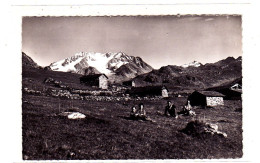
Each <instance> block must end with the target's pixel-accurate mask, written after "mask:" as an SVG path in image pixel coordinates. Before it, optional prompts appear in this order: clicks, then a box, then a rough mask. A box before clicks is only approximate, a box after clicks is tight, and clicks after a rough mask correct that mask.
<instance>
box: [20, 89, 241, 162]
mask: <svg viewBox="0 0 260 163" xmlns="http://www.w3.org/2000/svg"><path fill="white" fill-rule="evenodd" d="M22 98H23V99H22V100H23V105H22V109H23V110H22V135H23V142H22V145H23V158H24V159H28V160H46V159H47V160H49V159H51V160H52V159H55V160H56V159H58V160H60V159H61V160H68V159H86V160H89V159H187V158H189V159H194V158H198V159H202V158H204V159H206V158H208V159H211V158H241V157H242V155H243V153H242V112H241V110H240V111H239V109H241V108H242V106H241V105H242V104H241V101H225V106H220V107H215V108H208V109H196V110H195V112H196V114H197V115H196V116H195V117H189V116H180V117H179V118H178V119H174V118H172V117H166V116H164V115H163V111H164V106H165V104H166V100H158V101H129V102H128V103H127V104H126V103H125V102H123V101H122V102H97V101H84V100H69V99H66V100H65V99H59V98H54V97H47V96H36V95H29V94H23V97H22ZM171 100H172V101H173V102H174V103H175V105H176V106H177V110H180V109H181V106H182V105H184V104H185V102H186V98H172V99H171ZM139 102H143V103H144V105H145V109H146V111H147V115H148V116H149V117H150V118H151V119H152V120H154V121H155V122H150V121H134V120H130V119H129V118H128V117H129V113H130V108H131V106H132V105H134V104H135V105H138V103H139ZM69 109H73V110H76V111H79V112H81V113H84V114H85V115H86V118H85V119H82V120H69V119H67V118H66V117H62V116H60V115H58V114H59V113H61V112H63V111H66V110H69ZM194 119H203V120H205V121H207V122H211V123H215V124H217V125H218V127H219V130H220V131H223V132H225V133H227V138H222V137H208V138H204V139H203V138H200V137H192V136H188V135H186V134H184V133H182V132H180V130H182V129H183V128H185V127H186V125H187V123H188V122H190V121H192V120H194Z"/></svg>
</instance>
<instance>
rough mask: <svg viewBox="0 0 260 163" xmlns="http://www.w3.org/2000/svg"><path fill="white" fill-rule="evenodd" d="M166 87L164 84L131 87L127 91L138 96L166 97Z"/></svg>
mask: <svg viewBox="0 0 260 163" xmlns="http://www.w3.org/2000/svg"><path fill="white" fill-rule="evenodd" d="M168 92H169V91H168V89H167V88H166V87H165V86H146V87H132V88H131V89H130V90H129V91H128V92H127V93H129V94H130V95H131V96H140V97H155V96H161V97H168V96H169V95H168Z"/></svg>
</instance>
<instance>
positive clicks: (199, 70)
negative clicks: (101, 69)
mask: <svg viewBox="0 0 260 163" xmlns="http://www.w3.org/2000/svg"><path fill="white" fill-rule="evenodd" d="M241 76H242V57H238V58H237V59H235V58H233V57H228V58H226V59H224V60H221V61H218V62H216V63H207V64H205V65H202V64H201V65H200V66H185V67H183V66H173V65H169V66H163V67H161V68H160V69H159V70H153V71H151V72H149V73H147V74H143V75H139V76H137V77H136V78H134V79H133V80H135V81H136V83H138V84H139V85H141V86H142V85H166V86H167V85H168V86H169V87H182V88H183V89H185V88H195V89H204V88H208V87H212V86H217V85H220V84H222V83H225V82H229V81H232V80H234V79H237V78H239V77H241Z"/></svg>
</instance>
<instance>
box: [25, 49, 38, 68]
mask: <svg viewBox="0 0 260 163" xmlns="http://www.w3.org/2000/svg"><path fill="white" fill-rule="evenodd" d="M22 66H23V67H24V66H26V67H33V68H39V66H38V65H37V63H35V62H34V61H33V60H32V58H31V57H29V56H28V55H26V54H25V53H24V52H22Z"/></svg>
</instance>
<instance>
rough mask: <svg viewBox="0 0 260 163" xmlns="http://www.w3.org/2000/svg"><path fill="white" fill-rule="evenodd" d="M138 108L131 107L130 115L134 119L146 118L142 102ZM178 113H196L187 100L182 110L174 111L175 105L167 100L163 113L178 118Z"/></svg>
mask: <svg viewBox="0 0 260 163" xmlns="http://www.w3.org/2000/svg"><path fill="white" fill-rule="evenodd" d="M138 106H139V108H138V109H137V108H136V107H135V106H133V107H132V110H131V112H130V117H131V118H132V119H134V120H148V119H149V118H148V117H147V115H146V111H145V109H144V104H143V103H140V104H139V105H138ZM178 114H182V115H196V114H195V112H194V111H192V106H191V104H190V101H187V104H186V105H185V106H184V107H183V108H182V111H180V112H178V113H177V112H176V106H175V105H174V104H173V103H172V102H171V101H167V105H166V106H165V110H164V115H165V116H169V115H170V116H172V117H174V118H178Z"/></svg>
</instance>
